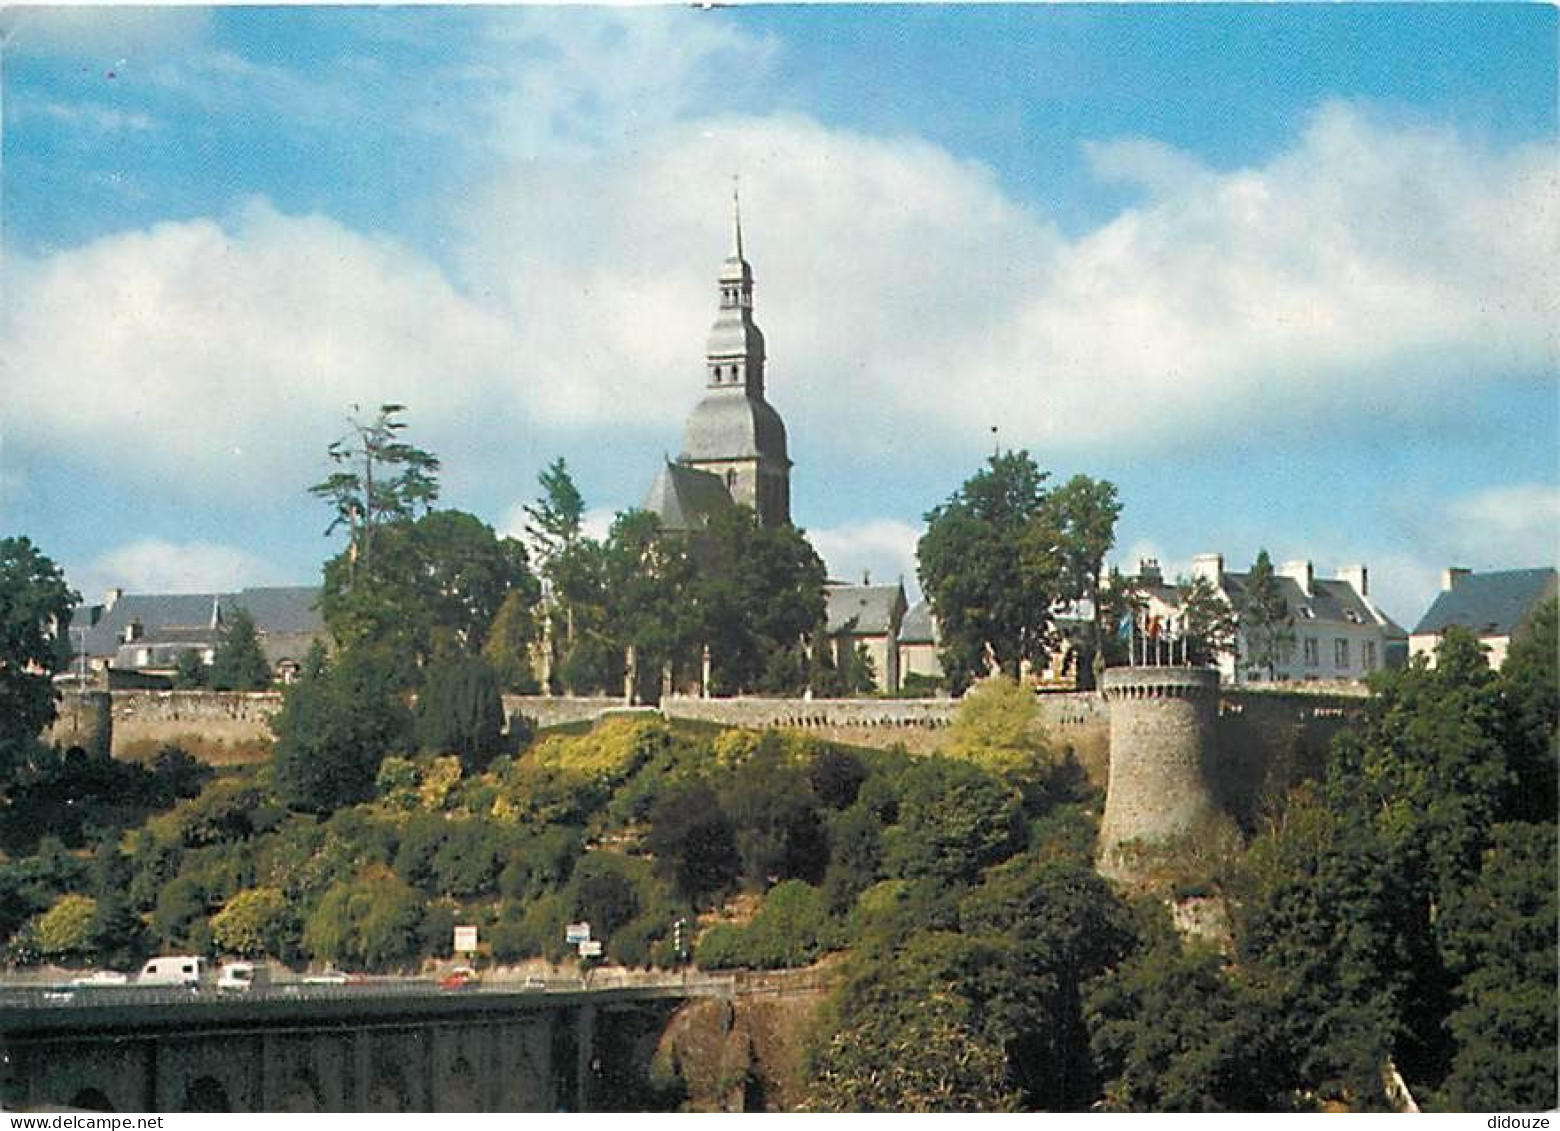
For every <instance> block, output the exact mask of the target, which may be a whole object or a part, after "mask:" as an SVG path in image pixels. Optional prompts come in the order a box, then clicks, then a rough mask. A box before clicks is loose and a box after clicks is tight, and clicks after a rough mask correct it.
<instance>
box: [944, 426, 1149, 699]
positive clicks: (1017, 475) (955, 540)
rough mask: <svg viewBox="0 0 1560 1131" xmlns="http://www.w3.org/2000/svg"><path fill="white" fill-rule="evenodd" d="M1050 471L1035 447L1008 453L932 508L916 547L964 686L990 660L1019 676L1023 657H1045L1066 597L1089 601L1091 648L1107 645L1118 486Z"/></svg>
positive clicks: (948, 661) (951, 669) (948, 655)
mask: <svg viewBox="0 0 1560 1131" xmlns="http://www.w3.org/2000/svg"><path fill="white" fill-rule="evenodd" d="M1049 478H1050V476H1049V473H1047V472H1045V471H1042V470H1041V469H1040V467H1039V466H1038V465H1037V464H1036V463H1035V461H1034V460H1033V459H1032V458H1031V457H1030V455H1029V453H1028V452H1024V451H1019V452H1012V451H1009V452H1001V453H998V454H996V455H993V456H991V458H990V459H989V460H987V466H986V467H985V468H983V469H982V470H980V471H978V472H977V473H976V474H975V475H974V476H972V477H971V478H970V479H968V480H966V481H965V483H964V485H963V486H961V487H960V488H959V489H958V490H957V491H955V492H954V494H953V495H952V496H951V497H950V498H949V499H948V501H947V502H946V503H944V504H942V505H941V506H938V507H936V508H934V509H933V510H932V511H930V512H929V513H928V514H927V515H926V532H925V533H924V534H923V535H922V536H921V540H920V542H919V543H918V545H917V548H916V554H917V557H918V559H919V562H920V577H921V588H922V590H923V591H924V592H925V593H926V595H927V599H928V600H929V601H930V602H931V605H932V611H933V612H934V613H935V614H936V617H937V623H938V627H939V630H940V632H941V634H942V646H941V659H942V665H943V670H944V671H945V672H946V673H947V675H948V678H949V680H950V682H951V684H952V685H953V688H954V689H955V690H956V691H962V690H963V688H964V687H966V686H968V684H969V683H970V681H971V680H973V679H975V678H976V677H978V676H979V675H981V674H983V673H984V672H985V671H986V670H987V667H988V658H989V660H990V661H991V662H992V663H994V664H995V666H996V667H997V668H999V669H1000V670H1001V671H1003V672H1005V673H1006V674H1007V675H1008V676H1009V677H1010V678H1012V679H1017V678H1018V675H1019V670H1020V667H1021V665H1022V664H1024V663H1025V662H1028V663H1031V664H1035V665H1039V664H1043V663H1044V662H1045V660H1046V659H1047V657H1048V656H1049V654H1050V652H1051V650H1052V649H1053V648H1054V647H1055V644H1056V634H1055V621H1054V614H1055V610H1056V607H1057V606H1058V605H1059V604H1060V603H1063V602H1069V601H1071V602H1087V603H1088V605H1089V607H1090V625H1091V629H1090V633H1089V637H1090V638H1089V639H1088V640H1086V641H1083V642H1082V644H1083V646H1084V651H1085V653H1090V652H1093V651H1097V650H1098V648H1099V647H1100V645H1101V643H1102V638H1103V636H1104V633H1103V630H1102V629H1101V627H1100V626H1101V620H1102V616H1103V614H1102V610H1101V600H1100V596H1101V583H1100V577H1101V571H1102V570H1103V568H1104V560H1105V554H1106V553H1107V552H1108V551H1109V549H1110V547H1111V545H1112V544H1113V543H1114V540H1115V524H1116V517H1117V515H1118V514H1119V513H1120V510H1121V507H1120V504H1119V503H1118V502H1117V499H1116V488H1115V486H1114V485H1113V484H1111V483H1109V482H1106V481H1103V480H1093V479H1090V478H1088V477H1087V476H1082V475H1079V476H1075V477H1074V478H1072V479H1071V480H1069V481H1068V482H1067V483H1066V484H1064V485H1063V486H1061V487H1059V488H1056V489H1054V490H1048V489H1047V488H1046V485H1045V484H1046V481H1047V479H1049ZM1085 678H1086V679H1087V677H1085Z"/></svg>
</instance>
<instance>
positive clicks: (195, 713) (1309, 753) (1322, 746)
mask: <svg viewBox="0 0 1560 1131" xmlns="http://www.w3.org/2000/svg"><path fill="white" fill-rule="evenodd" d="M103 694H104V693H103V692H87V693H86V694H85V695H83V694H82V693H79V692H66V694H65V696H64V699H63V701H62V702H61V704H60V714H59V720H58V721H57V722H56V724H55V726H54V728H53V729H52V731H51V732H50V734H49V736H48V737H49V738H50V740H51V741H58V742H60V743H62V744H64V745H66V746H70V745H77V744H79V745H82V746H86V745H87V742H88V739H89V737H90V730H91V726H92V720H93V718H94V712H93V707H92V698H93V697H94V696H99V697H100V696H102V695H103ZM1363 695H1364V692H1363V689H1361V688H1359V687H1358V686H1353V687H1331V686H1329V687H1326V688H1321V687H1313V686H1311V685H1308V684H1305V685H1302V684H1295V685H1291V686H1288V687H1285V688H1283V689H1282V690H1280V689H1277V688H1273V689H1267V688H1262V689H1256V688H1226V689H1225V690H1224V691H1223V692H1222V694H1221V695H1220V697H1219V712H1218V722H1217V724H1216V726H1215V733H1216V735H1217V742H1216V744H1215V745H1216V750H1217V757H1216V763H1215V765H1214V766H1213V767H1212V769H1211V771H1210V773H1211V781H1212V784H1213V787H1214V789H1215V792H1216V794H1217V797H1218V800H1219V801H1220V804H1221V806H1222V807H1224V808H1226V809H1227V810H1229V811H1230V812H1231V813H1233V814H1234V815H1235V816H1236V817H1237V819H1240V820H1241V821H1242V822H1243V823H1247V822H1249V821H1250V820H1251V819H1252V817H1253V815H1254V814H1255V813H1256V812H1257V811H1258V810H1259V809H1260V807H1261V805H1262V802H1263V799H1264V798H1265V797H1266V796H1268V795H1270V794H1275V793H1280V792H1282V791H1283V790H1284V789H1285V788H1287V786H1288V785H1290V784H1292V783H1293V782H1294V781H1296V780H1299V778H1301V777H1304V776H1306V775H1307V774H1309V773H1314V772H1315V770H1316V769H1318V768H1319V767H1320V765H1321V763H1322V759H1323V757H1324V756H1325V754H1326V750H1327V744H1328V742H1330V741H1331V738H1332V736H1333V734H1335V733H1336V732H1337V731H1338V729H1339V728H1340V727H1341V726H1342V725H1343V724H1344V722H1345V721H1346V720H1347V718H1348V716H1349V715H1350V714H1351V713H1353V712H1354V711H1357V710H1358V709H1360V707H1361V706H1362V704H1363V698H1362V696H1363ZM111 697H112V704H113V707H112V714H113V721H114V742H113V750H114V753H115V754H116V755H120V756H123V755H124V754H125V752H126V750H127V749H136V748H139V749H142V750H144V749H146V748H147V747H148V746H152V745H156V744H160V743H164V742H180V741H183V742H184V743H185V744H186V745H188V746H189V747H190V749H191V752H192V753H197V754H198V755H199V756H210V755H211V754H212V752H213V751H220V750H222V749H223V748H234V747H241V746H246V745H247V746H250V747H253V746H254V745H256V744H263V743H268V742H270V740H271V731H270V727H269V725H268V723H269V720H270V718H271V716H272V715H274V714H275V713H276V711H277V710H278V709H279V707H280V706H281V695H280V693H278V692H250V693H246V692H221V691H143V690H120V691H114V692H112V693H111ZM1038 702H1039V704H1040V717H1041V720H1042V722H1043V724H1044V726H1045V729H1046V733H1047V734H1048V736H1049V737H1050V740H1051V742H1052V744H1053V746H1055V747H1056V748H1057V749H1059V750H1060V749H1062V748H1071V749H1072V751H1073V754H1074V756H1075V757H1076V758H1077V759H1078V761H1079V762H1080V764H1081V765H1082V766H1083V768H1084V770H1085V771H1086V772H1087V773H1088V775H1089V777H1090V779H1091V780H1093V781H1094V782H1095V783H1096V784H1097V785H1100V786H1104V785H1105V784H1106V779H1107V777H1108V772H1109V771H1108V751H1109V736H1110V721H1109V716H1108V713H1107V711H1106V706H1105V700H1104V698H1103V697H1102V696H1100V695H1099V694H1097V693H1094V692H1076V693H1047V694H1044V695H1041V696H1039V697H1038ZM504 709H505V712H506V713H508V714H514V713H516V712H519V713H522V714H524V715H526V716H528V717H529V718H532V719H534V720H536V721H537V722H538V723H539V724H540V725H542V726H544V727H552V726H564V725H569V724H577V723H585V722H591V721H594V720H595V719H598V718H600V717H601V716H602V715H605V714H612V713H619V712H625V711H631V710H632V711H651V710H654V709H653V708H629V707H626V706H624V704H623V702H622V700H620V699H607V698H601V697H584V696H576V697H567V696H536V695H506V696H504ZM660 710H661V713H662V714H664V715H665V716H666V717H667V718H670V719H684V720H688V721H695V722H704V723H709V724H711V725H714V726H722V727H766V726H767V727H790V728H794V729H798V730H802V731H805V732H807V733H810V734H816V735H817V736H818V737H820V738H823V739H828V740H832V741H837V742H846V743H851V744H854V745H860V746H874V747H888V746H892V745H894V744H895V743H903V744H904V745H905V747H906V748H907V749H909V750H911V751H912V752H915V753H929V752H931V751H932V750H934V749H935V748H936V747H937V745H938V744H939V743H940V742H941V741H942V739H943V736H944V732H945V731H946V729H947V727H948V725H949V723H951V722H952V720H953V716H954V713H955V712H956V711H957V710H958V703H957V702H956V701H955V700H952V699H812V700H805V699H769V698H739V699H694V698H683V697H673V698H669V699H667V700H666V701H665V702H663V703H662V705H661V708H660ZM194 740H198V742H197V741H194Z"/></svg>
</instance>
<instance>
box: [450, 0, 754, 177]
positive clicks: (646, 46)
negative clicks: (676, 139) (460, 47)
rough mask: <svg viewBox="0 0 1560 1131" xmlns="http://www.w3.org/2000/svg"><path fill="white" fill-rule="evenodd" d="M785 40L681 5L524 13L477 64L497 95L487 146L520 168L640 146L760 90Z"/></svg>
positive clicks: (504, 17)
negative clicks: (524, 164) (679, 123)
mask: <svg viewBox="0 0 1560 1131" xmlns="http://www.w3.org/2000/svg"><path fill="white" fill-rule="evenodd" d="M776 50H777V48H776V45H775V43H774V42H773V41H772V40H770V39H768V38H764V37H758V36H754V35H750V34H747V33H745V32H742V31H740V30H738V29H737V28H736V27H735V26H734V25H733V24H732V23H731V22H730V21H728V20H725V19H722V18H720V17H719V16H714V17H712V16H711V15H709V14H708V13H703V12H697V11H690V10H686V9H676V8H655V7H640V8H633V9H628V8H622V9H612V8H597V9H592V10H589V11H580V10H570V9H568V8H546V7H542V8H528V9H526V8H522V9H511V10H506V11H503V12H501V13H499V14H497V16H496V17H495V18H494V19H492V20H491V21H490V22H488V23H487V24H486V25H485V36H484V40H483V42H482V44H481V45H480V47H479V50H478V61H477V62H476V63H474V64H473V66H474V67H475V68H479V69H480V70H481V71H483V72H485V75H484V77H485V78H486V79H487V81H486V83H485V84H484V87H485V89H486V90H487V91H489V92H490V93H489V94H488V95H487V97H486V98H485V99H483V100H482V101H481V102H480V103H479V105H478V107H477V109H478V110H479V112H481V113H482V114H484V115H485V116H487V117H489V118H490V119H491V120H492V121H493V122H494V123H495V125H496V128H494V129H493V130H492V131H491V133H490V135H489V136H488V137H487V138H486V139H485V141H486V144H487V146H488V147H489V148H490V149H492V150H493V151H495V152H498V153H501V154H504V155H506V156H509V157H511V158H516V159H519V160H525V161H530V160H535V159H537V158H544V159H551V160H557V159H560V158H564V159H583V158H590V157H594V156H598V155H600V154H602V153H605V152H610V151H612V150H631V149H634V148H636V147H638V146H642V145H643V144H644V143H645V141H646V139H648V138H653V137H654V135H655V134H656V133H657V132H659V131H660V130H661V129H662V128H663V127H665V126H667V125H669V124H671V123H673V122H676V121H681V120H686V119H688V118H696V117H700V116H703V115H704V114H706V113H708V111H709V110H710V109H711V108H715V107H722V106H731V105H733V104H737V103H739V102H740V101H742V99H743V96H744V94H745V93H747V92H750V91H752V90H754V89H756V85H757V84H758V83H759V82H761V81H762V78H763V76H764V75H765V74H766V73H767V71H768V69H769V67H770V64H771V62H772V60H773V58H774V56H775V53H776Z"/></svg>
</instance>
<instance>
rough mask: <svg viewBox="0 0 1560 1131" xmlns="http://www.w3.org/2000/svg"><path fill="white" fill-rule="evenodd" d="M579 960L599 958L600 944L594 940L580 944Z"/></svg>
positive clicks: (586, 940)
mask: <svg viewBox="0 0 1560 1131" xmlns="http://www.w3.org/2000/svg"><path fill="white" fill-rule="evenodd" d="M580 957H581V958H600V957H601V943H600V942H598V941H596V940H594V939H585V940H584V941H583V942H581V943H580Z"/></svg>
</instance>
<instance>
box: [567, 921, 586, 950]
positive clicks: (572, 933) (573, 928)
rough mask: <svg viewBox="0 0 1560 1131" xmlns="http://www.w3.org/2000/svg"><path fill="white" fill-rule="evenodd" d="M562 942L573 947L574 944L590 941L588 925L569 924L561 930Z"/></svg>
mask: <svg viewBox="0 0 1560 1131" xmlns="http://www.w3.org/2000/svg"><path fill="white" fill-rule="evenodd" d="M563 941H564V942H566V943H568V944H569V945H570V946H573V945H574V944H575V943H582V942H589V941H590V924H589V923H570V924H569V925H568V926H567V927H565V928H564V929H563Z"/></svg>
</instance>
